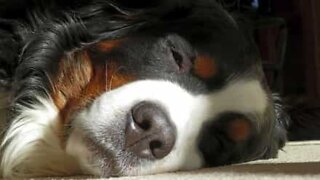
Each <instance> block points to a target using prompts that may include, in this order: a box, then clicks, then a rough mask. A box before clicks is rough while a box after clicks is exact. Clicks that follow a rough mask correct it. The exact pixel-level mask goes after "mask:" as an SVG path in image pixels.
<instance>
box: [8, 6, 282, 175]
mask: <svg viewBox="0 0 320 180" xmlns="http://www.w3.org/2000/svg"><path fill="white" fill-rule="evenodd" d="M147 2H148V1H145V2H142V1H141V3H140V1H137V2H135V3H133V4H131V3H130V1H118V2H117V3H111V2H103V3H101V2H100V4H99V3H95V4H89V5H86V6H83V7H81V8H79V9H77V11H76V15H75V16H76V17H77V18H76V19H75V20H74V19H71V18H66V17H65V16H57V17H61V18H60V21H58V22H55V23H53V24H52V23H46V22H44V21H43V18H42V19H41V18H40V17H36V19H37V18H39V19H41V20H38V21H39V22H38V24H37V23H33V24H36V26H40V25H41V26H42V27H44V28H40V29H39V28H38V33H31V35H30V34H28V38H26V39H24V40H25V41H26V42H27V43H26V46H25V48H24V50H23V54H22V56H21V57H22V58H21V62H20V64H19V67H18V69H17V71H16V85H15V95H14V96H15V99H14V103H13V105H12V107H13V112H14V118H13V122H12V123H13V125H12V126H11V129H12V127H14V126H15V125H14V124H16V123H15V121H16V122H18V123H20V125H21V123H22V122H23V123H25V121H26V119H28V122H29V123H32V118H41V120H42V123H44V124H46V123H45V122H50V123H48V124H50V125H47V124H46V128H48V127H49V129H50V130H48V129H45V128H43V129H42V130H44V131H43V132H41V133H42V134H41V135H39V134H38V135H37V136H39V137H40V136H41V137H42V140H43V139H45V138H47V139H45V140H43V141H47V140H48V139H49V140H50V139H52V138H53V139H54V138H56V139H58V141H57V143H58V145H57V147H59V148H61V149H63V151H64V152H65V153H67V154H68V155H71V156H73V157H74V158H75V159H77V162H78V163H79V164H80V166H81V168H82V169H83V170H84V171H85V172H89V173H92V174H98V175H103V176H113V175H137V174H151V173H158V172H167V171H175V170H187V169H195V168H200V167H204V166H216V165H225V164H231V163H239V162H245V161H250V160H255V159H259V158H268V157H274V156H275V155H276V154H277V151H278V149H279V146H281V143H280V144H279V141H280V140H282V139H283V138H284V137H282V136H280V135H282V134H280V131H279V127H280V125H279V122H278V121H277V117H276V111H275V106H274V102H273V99H272V95H271V93H270V92H269V90H268V89H267V86H266V85H265V83H264V77H263V73H262V70H261V65H260V59H259V55H258V53H257V50H256V48H255V46H254V44H253V43H252V41H251V40H250V38H248V37H246V35H245V34H244V32H243V31H242V29H241V27H240V26H239V24H238V23H237V22H236V21H235V20H234V18H233V17H232V16H231V15H229V14H228V13H227V12H226V11H224V10H223V9H222V8H221V7H220V6H219V5H217V4H216V3H215V2H214V1H210V0H199V1H154V2H153V3H152V4H150V3H149V4H147ZM72 12H74V11H72ZM39 24H40V25H39ZM22 34H24V35H25V36H27V35H26V34H25V31H23V33H22ZM44 109H46V111H45V110H44ZM48 109H49V112H48ZM37 110H41V111H42V114H41V113H38V112H37V113H35V111H37ZM43 112H46V113H47V114H44V113H43ZM35 114H37V117H34V116H35ZM26 117H27V118H26ZM16 129H17V128H16ZM10 131H13V130H10V128H9V130H8V133H7V136H9V135H10V133H11V134H12V132H10ZM48 134H49V135H48ZM53 136H54V137H53ZM14 138H15V137H13V136H12V135H11V136H10V137H7V138H5V141H4V143H3V145H2V147H11V146H10V143H11V144H12V142H14ZM39 139H41V138H39ZM39 141H40V140H39ZM15 143H17V142H15ZM39 144H41V143H38V144H37V145H38V146H39ZM46 144H48V143H43V144H41V145H42V146H45V145H46ZM57 147H52V148H57ZM4 149H5V148H4ZM39 149H41V147H40V148H39ZM47 149H48V148H47ZM47 154H48V156H50V152H48V153H47ZM4 157H5V156H3V158H4ZM55 158H59V157H55ZM7 162H8V161H7ZM2 163H4V161H2ZM53 166H54V165H52V164H51V165H50V167H51V168H52V167H53ZM52 169H53V168H52ZM29 170H30V169H29Z"/></svg>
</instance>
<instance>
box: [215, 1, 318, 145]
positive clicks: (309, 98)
mask: <svg viewBox="0 0 320 180" xmlns="http://www.w3.org/2000/svg"><path fill="white" fill-rule="evenodd" d="M218 1H219V2H220V3H221V4H222V5H223V6H224V7H225V8H226V9H228V10H229V11H231V12H234V13H237V14H240V15H241V16H242V15H243V16H245V17H246V18H248V19H249V20H250V21H251V22H252V23H251V24H252V27H251V28H253V32H252V33H253V35H254V37H255V41H256V42H257V45H258V48H259V50H260V53H261V56H262V63H263V66H264V70H265V73H266V76H267V80H268V83H269V85H270V87H271V88H272V89H273V91H275V92H278V93H280V94H281V95H282V97H284V101H285V104H286V108H287V110H288V111H289V113H290V115H291V117H292V119H293V121H294V123H291V125H290V127H289V139H291V140H302V139H320V1H319V0H218ZM291 132H295V133H294V134H293V133H292V134H290V133H291Z"/></svg>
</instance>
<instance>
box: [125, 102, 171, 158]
mask: <svg viewBox="0 0 320 180" xmlns="http://www.w3.org/2000/svg"><path fill="white" fill-rule="evenodd" d="M125 138H126V139H125V147H126V150H127V151H130V152H132V153H133V154H135V155H136V156H138V157H140V158H148V159H161V158H163V157H165V156H166V155H168V154H169V153H170V151H171V150H172V147H173V145H174V143H175V140H176V129H175V126H173V125H172V124H171V123H170V120H169V117H168V116H167V114H166V113H165V112H164V110H163V109H162V108H161V107H159V106H157V105H156V104H153V103H150V102H141V103H139V104H137V105H136V106H135V107H133V108H132V111H131V113H129V115H128V124H127V127H126V132H125Z"/></svg>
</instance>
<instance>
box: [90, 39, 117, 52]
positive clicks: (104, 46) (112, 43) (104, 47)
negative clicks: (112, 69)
mask: <svg viewBox="0 0 320 180" xmlns="http://www.w3.org/2000/svg"><path fill="white" fill-rule="evenodd" d="M122 42H123V39H113V40H105V41H101V42H99V43H97V44H95V47H96V48H97V49H98V50H99V51H102V52H105V53H109V52H111V51H112V50H113V49H116V48H117V47H119V46H120V44H121V43H122Z"/></svg>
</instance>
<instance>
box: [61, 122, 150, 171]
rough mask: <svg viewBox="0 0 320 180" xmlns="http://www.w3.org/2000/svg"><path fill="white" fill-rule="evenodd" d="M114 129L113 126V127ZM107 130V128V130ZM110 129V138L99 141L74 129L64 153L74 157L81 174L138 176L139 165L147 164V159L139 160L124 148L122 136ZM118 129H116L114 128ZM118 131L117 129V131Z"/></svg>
mask: <svg viewBox="0 0 320 180" xmlns="http://www.w3.org/2000/svg"><path fill="white" fill-rule="evenodd" d="M113 127H114V126H113ZM107 129H109V128H107ZM112 129H113V128H110V130H111V132H110V131H109V132H110V136H109V137H110V138H105V139H99V141H97V139H98V138H95V137H92V136H91V135H88V134H83V133H82V130H80V129H75V130H73V132H72V133H71V134H70V137H69V139H68V141H67V147H66V151H67V153H68V154H70V155H71V156H74V157H75V158H76V159H77V160H78V161H79V164H80V166H81V168H82V171H83V173H85V174H93V175H97V176H101V177H110V176H123V175H138V174H140V173H139V167H140V166H141V164H144V163H148V162H149V161H152V160H148V159H141V158H138V157H137V156H135V155H133V154H132V153H130V152H128V151H126V150H125V148H124V140H123V138H121V137H124V136H123V134H122V133H121V131H120V133H119V134H122V136H121V135H119V136H117V135H116V134H118V132H116V131H113V132H112ZM116 129H118V128H116ZM118 130H119V129H118Z"/></svg>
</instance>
